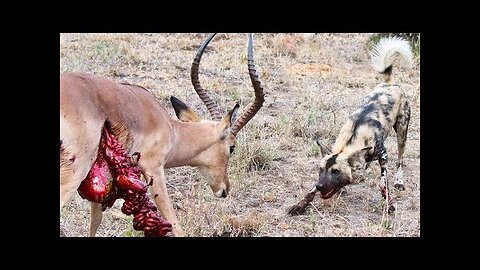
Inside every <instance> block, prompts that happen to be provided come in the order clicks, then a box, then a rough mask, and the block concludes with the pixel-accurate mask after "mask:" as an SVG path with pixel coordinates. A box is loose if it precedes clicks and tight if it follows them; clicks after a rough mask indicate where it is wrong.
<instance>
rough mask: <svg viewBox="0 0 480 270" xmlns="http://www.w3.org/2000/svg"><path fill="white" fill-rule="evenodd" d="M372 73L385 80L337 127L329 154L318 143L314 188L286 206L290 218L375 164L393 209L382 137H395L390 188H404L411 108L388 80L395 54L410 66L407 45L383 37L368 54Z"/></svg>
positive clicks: (406, 43) (387, 199) (408, 47)
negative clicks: (393, 134) (394, 166)
mask: <svg viewBox="0 0 480 270" xmlns="http://www.w3.org/2000/svg"><path fill="white" fill-rule="evenodd" d="M371 56H372V64H373V68H374V70H376V71H378V72H379V73H381V74H383V76H384V82H383V83H381V84H380V85H378V86H377V87H376V88H375V89H374V90H373V91H372V92H371V93H370V94H369V95H368V96H367V97H366V98H365V99H364V100H363V102H362V104H361V105H360V107H359V108H358V109H357V110H356V111H355V112H353V114H351V115H350V117H349V118H348V120H347V122H346V123H345V124H344V125H343V127H342V128H341V129H340V134H339V135H338V137H337V139H336V141H335V144H334V146H333V147H332V150H331V151H330V150H329V149H328V148H327V147H326V146H325V145H323V144H322V143H321V142H320V141H318V140H317V144H318V145H319V146H320V150H321V154H322V155H323V158H322V159H321V160H320V173H319V178H318V180H317V182H316V183H315V186H314V187H313V188H312V189H311V190H310V191H309V192H308V193H307V195H306V196H305V197H304V198H303V199H302V200H301V201H300V202H299V203H298V204H296V205H294V206H292V207H290V208H289V210H288V213H289V214H291V215H296V214H302V213H303V212H305V208H306V207H307V206H308V204H309V203H310V202H311V201H312V200H313V198H314V197H315V194H316V193H317V192H318V191H319V192H320V197H321V198H323V199H328V198H330V197H332V196H333V195H334V194H335V193H337V192H338V191H339V190H340V189H341V188H342V187H344V186H346V185H348V184H351V183H354V182H355V181H358V180H359V179H361V177H362V176H361V172H362V171H361V170H360V169H366V168H368V166H369V164H370V162H371V161H373V160H378V162H379V164H380V169H381V177H380V190H381V193H382V196H383V198H385V199H386V201H388V212H389V213H391V212H393V211H394V210H395V207H394V206H393V203H392V199H391V197H390V195H389V192H388V181H387V159H388V156H387V150H386V148H385V144H384V142H385V139H386V138H387V136H388V133H389V131H390V130H391V129H392V127H393V128H394V130H395V132H396V133H397V143H398V162H397V174H396V179H395V184H394V187H395V188H396V189H399V190H405V187H404V180H403V152H404V150H405V142H406V140H407V130H408V123H409V120H410V105H409V102H408V100H407V99H406V97H405V94H404V93H403V92H402V90H401V89H400V86H399V85H397V84H394V83H393V81H392V64H393V61H394V60H395V59H396V57H397V56H400V58H401V59H402V60H403V63H404V64H406V65H408V66H410V65H411V64H412V52H411V50H410V46H409V44H408V42H407V41H405V40H403V39H400V38H384V39H382V40H380V42H379V43H378V44H377V45H376V46H375V48H374V50H373V52H372V54H371Z"/></svg>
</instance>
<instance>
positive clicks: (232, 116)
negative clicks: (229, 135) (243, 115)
mask: <svg viewBox="0 0 480 270" xmlns="http://www.w3.org/2000/svg"><path fill="white" fill-rule="evenodd" d="M239 107H240V105H238V103H237V104H235V107H233V109H232V110H231V111H229V112H228V114H227V115H225V116H224V117H223V118H222V120H220V129H221V130H226V129H227V128H229V127H231V126H232V125H233V123H235V120H237V115H238V108H239Z"/></svg>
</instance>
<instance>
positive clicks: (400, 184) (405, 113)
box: [393, 99, 410, 190]
mask: <svg viewBox="0 0 480 270" xmlns="http://www.w3.org/2000/svg"><path fill="white" fill-rule="evenodd" d="M409 122H410V104H409V102H408V100H406V99H403V102H402V104H401V106H400V110H399V114H398V116H397V119H396V122H395V124H394V126H393V128H394V129H395V132H396V133H397V145H398V161H397V175H396V177H395V183H394V184H393V187H394V188H396V189H398V190H405V184H404V178H403V167H404V164H403V153H404V151H405V143H406V142H407V131H408V124H409Z"/></svg>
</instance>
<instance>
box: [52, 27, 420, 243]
mask: <svg viewBox="0 0 480 270" xmlns="http://www.w3.org/2000/svg"><path fill="white" fill-rule="evenodd" d="M371 36H372V34H316V35H303V34H255V35H254V60H255V64H256V66H257V70H258V72H259V74H260V79H261V81H262V84H263V87H264V90H265V93H266V100H265V103H264V107H263V108H262V109H261V110H260V111H259V112H258V114H257V115H256V116H255V117H254V118H253V119H252V120H251V121H250V122H249V123H248V124H247V125H246V126H245V127H244V128H243V129H242V130H241V131H240V132H239V134H238V136H237V146H236V149H235V153H234V155H233V156H232V157H231V159H230V165H229V173H230V179H231V181H232V184H233V186H232V191H231V193H230V195H229V196H228V197H227V198H226V199H218V198H216V197H214V196H213V193H212V191H211V189H210V187H209V186H208V185H207V183H206V181H205V180H204V179H203V178H202V177H201V176H200V174H199V173H197V172H196V169H194V168H191V167H182V168H173V169H169V170H167V175H166V176H167V181H168V188H169V193H170V196H171V198H172V200H173V201H174V204H175V207H176V209H177V215H178V216H179V219H180V222H181V223H182V225H183V228H184V230H185V232H186V233H187V235H188V236H256V237H257V236H420V64H419V63H420V61H419V56H418V55H417V57H416V59H415V65H414V68H413V69H404V68H400V67H398V66H396V67H394V78H395V80H396V82H397V83H398V84H400V85H401V87H402V88H403V89H404V91H405V93H406V95H407V97H408V98H409V100H410V102H411V106H412V116H411V122H410V129H409V132H408V140H407V146H406V151H405V155H404V159H405V164H406V168H405V170H404V173H405V177H406V190H405V191H396V190H393V188H392V191H393V196H394V199H395V201H396V204H397V205H396V207H397V211H396V212H395V214H393V215H389V216H386V215H384V214H383V210H382V209H383V200H382V198H381V194H380V191H379V189H378V187H377V184H378V181H379V174H380V168H379V166H378V163H372V166H371V167H370V168H369V169H368V170H367V171H366V172H365V174H366V175H367V177H366V178H367V180H366V181H364V182H361V183H358V184H355V185H351V186H347V187H346V189H345V190H344V191H342V192H341V193H340V196H334V197H333V198H332V199H329V200H322V199H320V197H319V196H317V197H316V198H315V200H314V201H313V202H312V204H311V205H310V206H309V208H308V209H307V211H306V213H305V214H303V215H300V216H294V217H290V216H286V215H285V212H286V210H287V208H288V207H290V206H291V205H293V204H295V203H296V202H297V201H298V200H300V199H301V198H302V197H303V196H304V195H305V193H306V192H307V191H308V190H309V189H310V188H311V187H312V186H313V183H314V181H315V180H316V178H317V176H318V160H319V159H320V156H319V149H318V147H317V145H316V144H315V140H314V138H317V137H318V138H320V140H322V141H323V142H324V143H326V144H327V145H331V144H332V143H333V141H334V140H335V137H336V135H337V134H338V131H339V129H340V127H341V125H342V124H343V123H344V122H345V120H346V118H347V117H348V115H349V114H350V113H351V112H353V110H354V109H355V107H356V106H357V105H358V104H359V102H360V101H361V99H362V98H363V96H364V95H366V94H367V93H368V92H369V91H371V90H372V89H373V88H374V87H375V86H376V85H377V84H378V83H380V77H378V76H377V75H376V74H375V73H374V71H373V69H372V68H371V66H370V58H369V49H368V46H367V44H368V43H369V40H370V38H371ZM206 37H207V34H61V35H60V72H70V71H82V72H88V73H95V74H99V75H103V76H107V77H109V78H111V79H113V80H116V81H120V82H129V83H132V84H138V85H141V86H144V87H146V88H147V89H149V90H150V91H151V92H152V93H153V95H154V96H155V97H157V98H158V99H159V100H160V102H161V103H162V104H164V105H165V107H166V108H167V110H168V111H169V112H170V113H171V115H172V116H174V115H175V114H174V111H173V108H172V107H171V105H170V104H169V101H168V100H169V97H170V95H174V96H176V97H178V98H180V99H181V100H183V101H184V102H185V103H187V104H188V105H190V106H191V107H192V108H194V110H196V111H197V112H198V113H199V114H200V115H202V116H203V117H209V114H208V112H207V110H206V108H205V106H204V105H203V103H202V102H201V101H200V99H199V98H198V96H197V95H196V94H195V92H194V90H193V87H192V85H191V82H190V65H191V63H192V60H193V57H194V54H195V51H196V49H197V47H198V46H199V45H200V44H201V42H202V41H203V40H204V39H205V38H206ZM245 55H246V35H244V34H219V35H217V37H215V39H214V40H213V41H212V42H211V43H210V45H209V47H208V48H207V50H206V52H205V54H204V56H203V57H202V62H201V65H200V81H201V82H202V85H203V86H204V88H205V89H207V90H208V91H210V93H211V95H212V97H213V98H214V99H215V101H216V102H217V104H218V105H219V106H220V108H222V109H223V110H224V112H226V111H227V110H229V109H231V108H232V107H233V105H234V104H235V102H237V101H240V105H241V109H243V108H244V107H245V106H246V105H247V104H248V103H249V102H250V101H251V100H252V99H253V89H252V87H251V83H250V79H249V76H248V71H247V64H246V61H245ZM386 146H387V150H388V154H389V158H390V159H389V165H388V169H389V171H388V173H389V175H388V176H389V179H390V181H391V182H390V186H393V178H394V174H395V172H396V170H395V162H396V161H397V145H396V135H395V132H394V131H393V130H392V131H391V133H390V136H389V138H388V139H387V142H386ZM122 202H123V201H122V200H119V201H117V202H116V203H115V205H114V207H113V208H111V209H108V210H106V211H105V212H104V219H103V222H102V224H101V226H100V228H99V231H98V232H97V236H116V237H121V236H143V233H141V232H138V231H134V230H133V228H132V218H131V217H128V216H125V215H124V214H122V213H121V211H120V207H121V204H122ZM60 212H61V213H60V215H61V218H60V223H61V225H62V226H63V227H65V228H66V229H68V230H69V231H70V234H71V235H72V236H87V235H88V228H89V214H90V206H89V203H88V202H87V201H83V200H82V199H81V198H80V196H79V195H78V194H77V195H76V196H75V197H74V198H73V199H72V200H71V201H70V202H69V203H68V204H67V205H66V206H65V207H64V208H63V209H61V211H60Z"/></svg>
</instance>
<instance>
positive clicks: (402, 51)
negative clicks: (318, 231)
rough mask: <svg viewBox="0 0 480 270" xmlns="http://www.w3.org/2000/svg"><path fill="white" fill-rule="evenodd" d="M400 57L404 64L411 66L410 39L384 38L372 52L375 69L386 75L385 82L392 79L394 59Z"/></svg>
mask: <svg viewBox="0 0 480 270" xmlns="http://www.w3.org/2000/svg"><path fill="white" fill-rule="evenodd" d="M398 56H399V57H400V58H401V60H402V64H403V65H405V66H407V67H411V65H412V62H413V61H412V59H413V55H412V50H411V49H410V44H409V43H408V41H406V40H404V39H403V38H400V37H388V38H382V39H381V40H380V41H379V42H378V44H377V45H375V47H374V48H373V51H372V52H371V57H372V66H373V69H374V70H376V71H378V72H380V73H381V74H383V75H384V76H385V82H387V83H390V82H391V80H392V78H391V77H392V65H393V61H394V60H395V59H396V58H397V57H398Z"/></svg>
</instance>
